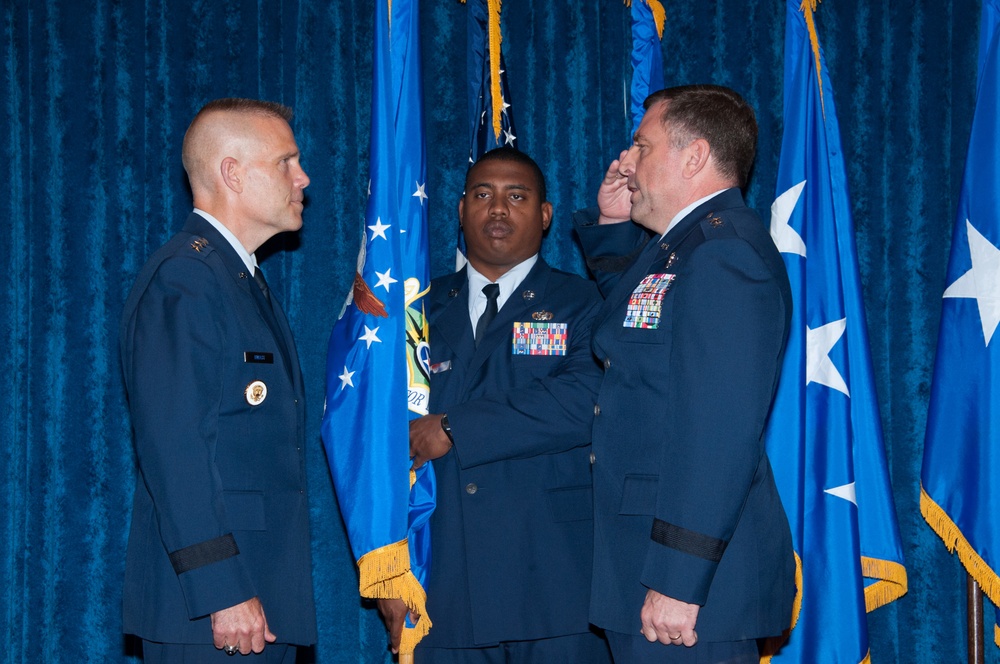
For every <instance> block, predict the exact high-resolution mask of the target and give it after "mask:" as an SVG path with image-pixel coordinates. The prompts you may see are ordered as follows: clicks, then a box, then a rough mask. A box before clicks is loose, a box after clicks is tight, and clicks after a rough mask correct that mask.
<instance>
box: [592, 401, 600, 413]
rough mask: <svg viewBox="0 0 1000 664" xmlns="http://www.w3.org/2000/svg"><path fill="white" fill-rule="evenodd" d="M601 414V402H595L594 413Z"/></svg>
mask: <svg viewBox="0 0 1000 664" xmlns="http://www.w3.org/2000/svg"><path fill="white" fill-rule="evenodd" d="M600 414H601V406H600V405H599V404H596V403H595V404H594V415H600Z"/></svg>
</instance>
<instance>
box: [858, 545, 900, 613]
mask: <svg viewBox="0 0 1000 664" xmlns="http://www.w3.org/2000/svg"><path fill="white" fill-rule="evenodd" d="M861 574H862V575H863V576H864V577H865V578H867V579H878V581H876V582H875V583H873V584H871V585H869V586H865V612H866V613H871V612H872V611H874V610H875V609H877V608H879V607H881V606H885V605H886V604H888V603H889V602H894V601H896V600H897V599H899V598H900V597H902V596H903V595H905V594H906V590H907V581H906V568H905V567H903V566H902V565H900V564H899V563H897V562H893V561H891V560H880V559H878V558H868V557H866V556H861Z"/></svg>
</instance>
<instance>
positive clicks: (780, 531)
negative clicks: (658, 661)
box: [577, 189, 795, 642]
mask: <svg viewBox="0 0 1000 664" xmlns="http://www.w3.org/2000/svg"><path fill="white" fill-rule="evenodd" d="M584 217H588V218H587V219H584ZM594 220H596V212H594V211H591V212H589V213H587V212H585V213H583V214H578V217H577V224H578V233H579V236H580V239H581V241H582V243H583V247H584V253H585V254H586V256H587V259H588V265H589V266H590V267H591V269H592V270H593V271H594V272H595V274H596V275H597V278H598V283H599V285H600V287H601V290H602V292H603V293H604V295H605V298H606V299H605V303H604V305H603V307H602V308H601V311H600V312H599V313H598V316H597V320H596V323H595V329H594V340H593V344H594V351H595V353H596V355H597V357H598V358H599V359H600V360H602V361H603V362H604V366H605V374H604V380H603V382H602V384H601V389H600V392H599V394H598V400H597V407H598V408H599V413H598V415H597V416H596V417H595V419H594V436H593V446H594V455H595V458H596V461H595V463H594V468H593V472H594V499H595V506H594V513H595V535H594V537H595V553H594V560H595V564H594V584H593V593H592V598H591V620H592V622H593V623H594V624H596V625H598V626H600V627H603V628H605V629H609V630H612V631H615V632H621V633H624V634H634V633H635V632H637V631H638V629H639V613H640V610H641V608H642V604H643V600H644V598H645V594H646V589H647V588H652V589H653V590H656V591H657V592H659V593H662V594H664V595H667V596H670V597H673V598H675V599H679V600H682V601H684V602H688V603H692V604H699V605H701V607H702V608H701V610H700V612H699V615H698V621H697V624H696V626H695V629H696V631H697V632H698V638H699V640H701V641H709V642H710V641H738V640H745V639H753V638H757V637H764V636H770V635H778V634H781V632H782V631H783V630H784V629H787V628H788V627H789V625H790V622H791V605H792V600H793V597H794V592H795V591H794V571H795V564H794V560H793V555H792V545H791V533H790V531H789V527H788V521H787V518H786V517H785V512H784V510H783V508H782V505H781V502H780V499H779V497H778V492H777V489H776V487H775V483H774V478H773V475H772V471H771V466H770V463H769V461H768V457H767V454H766V453H765V451H764V438H763V435H764V427H765V424H766V421H767V417H768V413H769V409H770V405H771V401H772V398H773V395H774V391H775V388H776V385H777V382H778V374H779V371H780V367H781V359H782V354H783V352H784V347H785V342H786V339H787V336H788V327H789V322H790V314H791V306H792V300H791V290H790V288H789V285H788V277H787V275H786V272H785V267H784V263H783V262H782V260H781V257H780V255H779V253H778V251H777V249H776V248H775V246H774V244H773V243H772V241H771V238H770V236H769V235H768V233H767V229H766V228H765V226H764V224H763V223H762V222H761V220H760V218H759V217H758V216H757V214H756V213H755V212H753V211H752V210H750V209H748V208H747V207H745V205H744V203H743V198H742V196H741V195H740V192H739V190H737V189H728V190H726V191H724V192H722V193H720V194H718V195H717V196H715V197H713V198H712V199H710V200H709V201H707V202H705V203H704V204H702V205H701V206H699V207H698V208H696V209H695V210H694V211H693V212H691V214H689V215H687V216H686V217H685V218H683V219H682V220H681V221H680V222H678V224H677V225H676V226H675V227H674V228H672V229H671V230H670V231H668V233H667V234H666V236H665V237H664V238H662V240H661V239H660V238H658V237H657V238H653V239H652V240H648V238H649V236H648V234H646V233H645V232H644V231H643V230H642V229H641V228H639V227H638V226H636V225H635V224H632V223H623V224H614V225H610V226H598V225H594V224H593V221H594ZM588 221H589V222H590V223H589V224H588V223H587V222H588ZM581 222H583V223H581ZM647 240H648V241H647Z"/></svg>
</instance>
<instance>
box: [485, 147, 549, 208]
mask: <svg viewBox="0 0 1000 664" xmlns="http://www.w3.org/2000/svg"><path fill="white" fill-rule="evenodd" d="M484 161H513V162H516V163H518V164H523V165H525V166H527V167H528V168H530V169H531V170H532V172H534V174H535V185H536V186H537V188H538V194H539V199H540V202H545V201H546V200H548V199H547V198H546V197H545V196H546V190H545V175H543V174H542V169H541V168H539V167H538V164H537V163H535V160H534V159H532V158H531V157H529V156H528V155H526V154H525V153H523V152H521V151H520V150H517V149H515V148H512V147H509V146H506V145H504V146H502V147H499V148H493V149H492V150H490V151H489V152H485V153H483V154H482V155H480V157H479V159H478V160H476V163H475V164H473V165H472V166H470V167H469V170H468V171H467V172H466V173H465V189H466V191H468V189H469V174H470V173H472V169H473V168H475V167H476V165H477V164H481V163H483V162H484Z"/></svg>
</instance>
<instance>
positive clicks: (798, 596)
mask: <svg viewBox="0 0 1000 664" xmlns="http://www.w3.org/2000/svg"><path fill="white" fill-rule="evenodd" d="M792 553H793V554H794V555H795V601H793V602H792V624H791V626H790V627H789V628H788V629H787V630H785V633H784V634H782V635H781V636H772V637H769V638H766V639H764V640H763V643H762V645H761V655H760V664H771V658H772V657H774V656H775V655H776V654H778V650H779V649H780V648H781V646H783V645H785V642H786V641H788V637H789V636H791V634H792V630H793V629H795V625H797V624H798V622H799V615H800V614H801V613H802V559H801V558H799V554H798V552H797V551H792Z"/></svg>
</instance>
